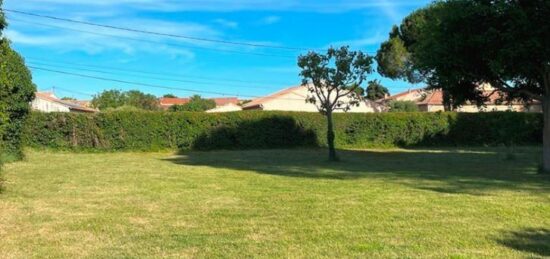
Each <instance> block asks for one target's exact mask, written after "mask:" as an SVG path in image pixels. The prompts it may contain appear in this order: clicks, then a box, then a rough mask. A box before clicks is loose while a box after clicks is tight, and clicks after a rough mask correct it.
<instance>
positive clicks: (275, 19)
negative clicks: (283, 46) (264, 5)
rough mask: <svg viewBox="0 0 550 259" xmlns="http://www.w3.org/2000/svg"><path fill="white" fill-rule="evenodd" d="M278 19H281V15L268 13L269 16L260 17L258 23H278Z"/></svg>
mask: <svg viewBox="0 0 550 259" xmlns="http://www.w3.org/2000/svg"><path fill="white" fill-rule="evenodd" d="M280 20H281V17H279V16H276V15H270V16H266V17H264V18H262V19H261V20H260V23H261V24H266V25H270V24H274V23H278V22H279V21H280Z"/></svg>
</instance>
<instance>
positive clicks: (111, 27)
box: [0, 8, 319, 51]
mask: <svg viewBox="0 0 550 259" xmlns="http://www.w3.org/2000/svg"><path fill="white" fill-rule="evenodd" d="M0 10H3V11H5V12H9V13H17V14H22V15H26V16H33V17H40V18H46V19H50V20H57V21H64V22H71V23H78V24H84V25H88V26H95V27H102V28H108V29H114V30H121V31H128V32H135V33H141V34H149V35H157V36H164V37H171V38H180V39H187V40H194V41H203V42H212V43H220V44H228V45H239V46H247V47H259V48H271V49H285V50H294V51H296V50H299V51H309V50H315V48H304V47H291V46H277V45H269V44H260V43H248V42H239V41H229V40H219V39H210V38H203V37H193V36H188V35H180V34H172V33H163V32H155V31H147V30H140V29H134V28H126V27H119V26H114V25H108V24H99V23H94V22H86V21H80V20H74V19H68V18H62V17H56V16H51V15H44V14H37V13H31V12H24V11H18V10H13V9H6V8H2V9H0ZM317 50H319V49H317Z"/></svg>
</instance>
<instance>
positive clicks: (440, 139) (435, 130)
mask: <svg viewBox="0 0 550 259" xmlns="http://www.w3.org/2000/svg"><path fill="white" fill-rule="evenodd" d="M334 120H335V131H336V141H335V142H336V145H337V146H338V147H341V148H367V147H410V146H436V145H439V146H443V145H444V146H457V145H473V146H480V145H522V144H535V145H536V144H540V143H542V117H541V114H529V113H512V112H496V113H471V114H466V113H376V114H375V113H370V114H335V116H334ZM325 123H326V122H325V120H324V118H323V117H322V115H320V114H317V113H295V112H266V111H257V112H256V111H245V112H234V113H219V114H205V113H198V112H177V113H174V112H147V111H135V112H134V111H129V112H108V113H99V114H76V113H32V114H31V116H30V118H29V120H28V122H27V124H26V127H25V130H24V142H25V144H26V145H28V146H30V147H35V148H43V147H48V148H54V149H71V150H104V151H116V150H142V151H154V150H162V149H183V150H187V149H200V150H204V149H220V148H223V149H238V148H284V147H297V146H325V145H326V125H325Z"/></svg>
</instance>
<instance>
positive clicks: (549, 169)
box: [542, 94, 550, 174]
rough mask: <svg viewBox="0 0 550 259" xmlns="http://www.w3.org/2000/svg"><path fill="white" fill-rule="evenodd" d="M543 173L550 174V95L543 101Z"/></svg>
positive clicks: (546, 95)
mask: <svg viewBox="0 0 550 259" xmlns="http://www.w3.org/2000/svg"><path fill="white" fill-rule="evenodd" d="M542 117H543V120H544V128H543V131H542V173H547V174H548V173H550V94H545V96H544V99H543V101H542Z"/></svg>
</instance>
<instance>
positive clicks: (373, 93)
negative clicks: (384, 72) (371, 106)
mask: <svg viewBox="0 0 550 259" xmlns="http://www.w3.org/2000/svg"><path fill="white" fill-rule="evenodd" d="M366 92H367V94H366V96H365V97H366V98H367V99H369V100H371V101H376V100H380V99H382V98H384V97H386V96H387V95H389V94H390V91H389V90H388V88H386V87H385V86H383V85H382V83H381V82H380V80H376V79H375V80H372V81H369V84H368V85H367V89H366Z"/></svg>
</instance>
